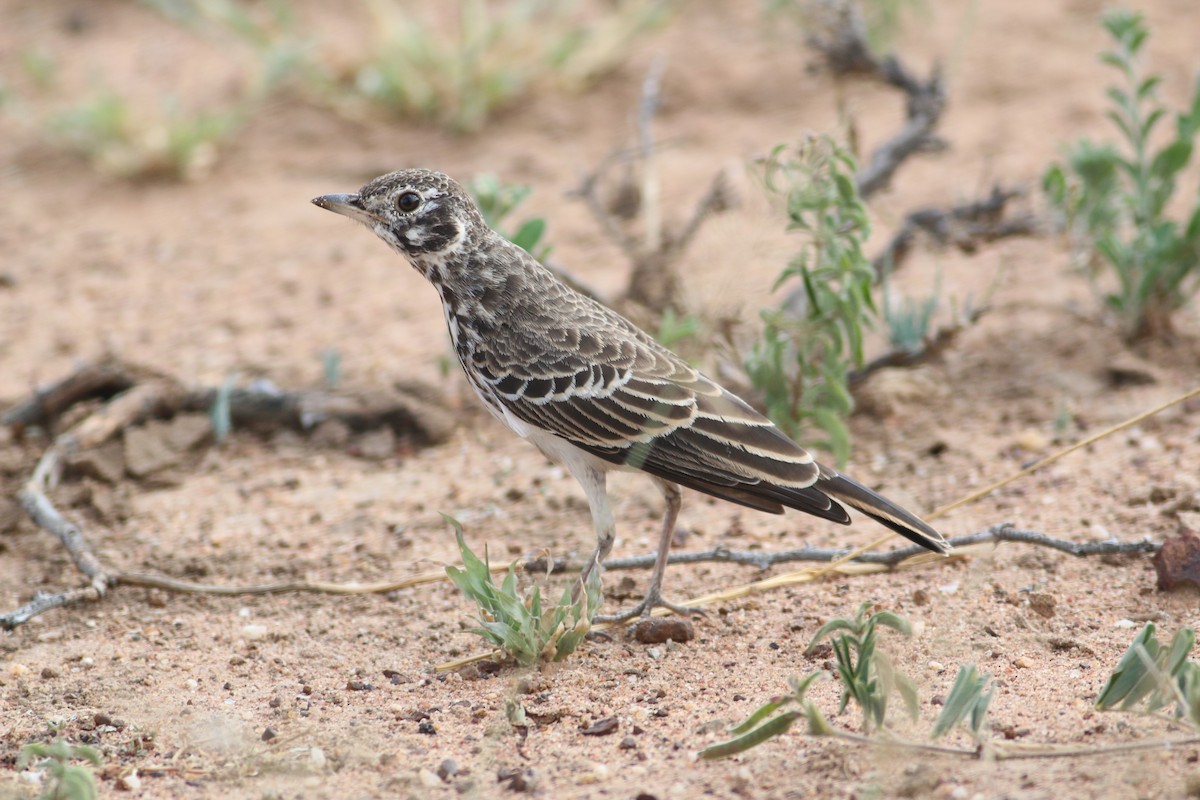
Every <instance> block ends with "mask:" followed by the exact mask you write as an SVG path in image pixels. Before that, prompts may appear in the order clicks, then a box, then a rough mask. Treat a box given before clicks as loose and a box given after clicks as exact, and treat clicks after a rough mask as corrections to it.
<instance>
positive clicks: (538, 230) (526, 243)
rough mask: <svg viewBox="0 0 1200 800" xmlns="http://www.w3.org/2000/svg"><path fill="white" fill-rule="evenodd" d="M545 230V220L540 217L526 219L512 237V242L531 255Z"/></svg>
mask: <svg viewBox="0 0 1200 800" xmlns="http://www.w3.org/2000/svg"><path fill="white" fill-rule="evenodd" d="M545 232H546V220H544V219H542V218H541V217H537V218H535V219H531V220H527V221H526V222H525V224H524V225H522V226H521V227H520V228H519V229H518V230H517V232H516V234H515V235H514V236H513V237H512V243H513V244H515V245H516V246H517V247H520V248H521V249H522V250H525V251H526V252H527V253H529V254H531V255H532V254H533V252H534V250H535V249H537V243H538V242H539V241H540V240H541V238H542V234H544V233H545Z"/></svg>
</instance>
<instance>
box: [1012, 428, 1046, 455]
mask: <svg viewBox="0 0 1200 800" xmlns="http://www.w3.org/2000/svg"><path fill="white" fill-rule="evenodd" d="M1016 445H1017V447H1019V448H1021V449H1022V450H1025V451H1026V452H1029V453H1037V452H1039V451H1042V450H1045V449H1046V448H1047V447H1049V446H1050V437H1049V436H1047V435H1046V434H1044V433H1042V432H1041V431H1039V430H1037V429H1036V428H1027V429H1025V430H1023V431H1021V432H1020V433H1018V434H1017V438H1016Z"/></svg>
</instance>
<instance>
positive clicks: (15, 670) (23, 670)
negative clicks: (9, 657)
mask: <svg viewBox="0 0 1200 800" xmlns="http://www.w3.org/2000/svg"><path fill="white" fill-rule="evenodd" d="M8 674H9V675H12V676H13V677H14V678H19V677H21V676H22V675H28V674H29V667H27V666H25V665H24V664H21V663H19V662H16V661H14V662H13V663H11V664H9V665H8Z"/></svg>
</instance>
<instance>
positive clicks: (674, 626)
mask: <svg viewBox="0 0 1200 800" xmlns="http://www.w3.org/2000/svg"><path fill="white" fill-rule="evenodd" d="M695 637H696V628H695V626H694V625H692V621H691V620H690V619H684V618H683V617H647V618H646V619H643V620H641V621H640V622H638V624H637V625H635V626H634V627H633V638H634V639H635V640H637V641H639V642H641V643H642V644H662V643H663V642H690V641H691V640H692V639H694V638H695Z"/></svg>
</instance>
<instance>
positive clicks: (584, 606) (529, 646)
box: [442, 514, 601, 667]
mask: <svg viewBox="0 0 1200 800" xmlns="http://www.w3.org/2000/svg"><path fill="white" fill-rule="evenodd" d="M442 516H443V517H444V518H445V519H446V521H447V522H449V523H450V524H451V525H452V526H453V527H454V536H455V539H456V540H457V541H458V549H459V551H460V552H461V553H462V559H463V566H462V568H461V569H459V568H458V567H450V566H448V567H446V574H447V575H448V576H449V577H450V580H451V581H453V582H454V585H455V586H457V587H458V588H459V589H460V590H461V591H462V593H463V594H465V595H466V596H467V597H468V598H469V599H471V600H472V601H473V602H474V603H475V604H476V606H477V607H478V609H479V617H478V619H479V623H480V627H478V628H475V629H474V633H477V634H479V635H480V636H482V637H483V638H484V639H486V640H487V641H488V642H489V643H491V644H492V645H494V646H495V647H498V648H500V649H501V650H502V651H504V652H505V653H506V654H508V655H509V656H511V657H512V658H513V659H514V660H515V661H516V662H517V663H518V664H520V665H521V666H523V667H528V666H532V665H533V664H536V663H537V662H538V661H539V660H542V659H545V660H548V661H561V660H562V659H564V658H566V657H567V656H568V655H570V654H571V653H573V652H575V648H576V647H578V646H579V643H580V642H582V641H583V637H584V636H585V635H586V634H587V632H588V630H589V629H590V624H591V619H592V615H593V614H595V612H596V609H598V608H599V607H600V599H601V598H600V575H599V570H593V571H592V574H591V576H590V577H589V579H588V581H587V584H586V585H585V586H584V587H583V591H579V592H576V591H573V589H572V587H571V586H568V587H567V588H566V589H565V590H564V591H563V595H562V599H561V600H559V602H558V604H557V605H551V606H545V607H543V605H542V594H541V589H540V587H538V586H534V587H533V588H532V589H531V590H530V591H529V592H528V594H527V596H526V597H522V596H521V594H520V593H519V592H518V590H517V572H516V569H515V568H514V567H512V566H510V567H509V569H508V574H507V575H505V576H504V581H503V583H501V584H500V586H496V584H495V581H493V580H492V572H491V567H490V565H489V564H488V561H487V553H486V551H485V552H484V558H483V560H480V559H479V557H478V556H476V555H475V554H474V553H473V552H471V549H470V548H469V547H467V544H466V542H465V541H463V532H462V525H460V524H459V523H458V521H457V520H455V519H453V518H451V517H449V516H446V515H444V514H443V515H442Z"/></svg>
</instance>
